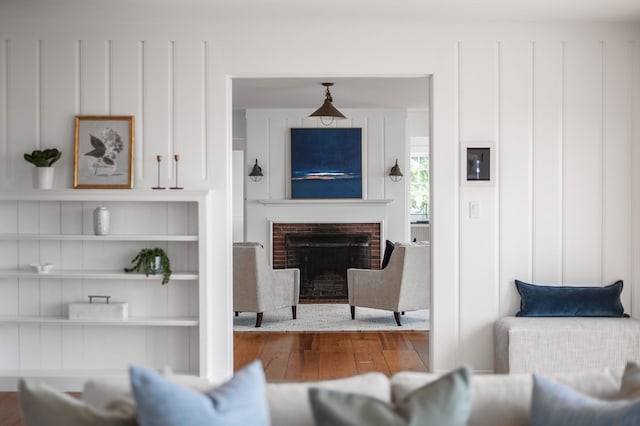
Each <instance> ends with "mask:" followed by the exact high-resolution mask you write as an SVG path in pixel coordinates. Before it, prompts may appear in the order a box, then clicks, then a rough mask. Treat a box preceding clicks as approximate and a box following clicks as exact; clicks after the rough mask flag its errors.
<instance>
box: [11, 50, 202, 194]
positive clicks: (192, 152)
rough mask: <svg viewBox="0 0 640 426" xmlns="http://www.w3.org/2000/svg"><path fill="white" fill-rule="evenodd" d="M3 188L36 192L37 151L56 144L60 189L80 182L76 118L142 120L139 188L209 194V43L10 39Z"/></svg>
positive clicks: (137, 163) (139, 126) (137, 145)
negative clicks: (176, 187) (31, 157)
mask: <svg viewBox="0 0 640 426" xmlns="http://www.w3.org/2000/svg"><path fill="white" fill-rule="evenodd" d="M1 45H2V49H0V63H1V64H4V66H3V67H2V70H1V71H0V78H1V79H2V83H1V84H0V94H1V95H2V100H3V102H2V107H0V108H1V109H0V113H2V118H1V119H0V120H2V121H1V122H0V124H2V134H1V135H0V152H1V153H3V155H2V157H1V158H0V164H2V170H3V172H2V175H3V179H2V182H1V183H0V188H7V189H8V188H11V189H15V188H30V187H31V165H29V164H28V163H27V162H26V161H24V160H23V159H22V155H23V154H24V153H25V152H30V151H31V150H33V149H39V148H42V149H44V148H48V147H57V148H58V149H60V150H62V153H63V155H62V159H61V160H60V161H59V162H58V163H57V164H56V169H57V173H56V178H55V187H57V188H69V187H71V186H72V182H73V155H74V140H73V118H74V116H75V115H134V116H135V153H134V164H135V165H134V187H135V188H139V189H148V188H150V187H152V186H155V184H156V180H157V162H156V155H162V156H163V162H162V170H161V176H162V177H161V178H162V184H163V185H164V186H171V185H172V184H174V183H175V181H174V179H175V175H174V173H175V171H174V170H175V169H174V167H175V165H174V161H173V155H174V154H179V155H180V164H179V168H180V170H183V171H184V172H183V173H182V174H181V176H180V185H181V186H185V187H188V188H202V187H207V186H208V185H209V183H208V182H207V179H208V171H207V168H208V166H209V165H208V151H209V148H208V145H209V144H210V136H209V135H208V133H207V115H208V114H209V112H208V111H209V110H208V103H207V96H206V93H207V91H206V88H207V75H208V74H207V72H208V70H207V55H208V53H207V49H208V46H207V43H206V42H204V41H176V42H174V41H162V40H149V41H146V40H134V39H132V40H113V41H112V40H93V39H89V40H67V41H63V40H57V39H54V40H21V39H19V40H7V39H5V40H2V43H1Z"/></svg>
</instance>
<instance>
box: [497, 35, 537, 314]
mask: <svg viewBox="0 0 640 426" xmlns="http://www.w3.org/2000/svg"><path fill="white" fill-rule="evenodd" d="M532 48H533V47H532V44H531V43H524V42H520V43H516V42H504V43H501V50H500V51H501V54H500V59H501V60H500V77H501V81H500V129H499V131H500V162H499V169H500V180H499V191H500V316H504V315H513V314H514V313H516V312H517V311H518V310H519V306H520V296H519V295H518V292H517V291H516V289H515V285H514V280H516V279H519V280H522V281H527V282H531V274H532V266H531V260H532V215H533V212H532V207H533V205H532V204H533V203H532V199H533V194H532V160H533V159H532V122H531V121H532V117H533V93H532V87H533V59H532V58H533V56H532V55H533V50H532Z"/></svg>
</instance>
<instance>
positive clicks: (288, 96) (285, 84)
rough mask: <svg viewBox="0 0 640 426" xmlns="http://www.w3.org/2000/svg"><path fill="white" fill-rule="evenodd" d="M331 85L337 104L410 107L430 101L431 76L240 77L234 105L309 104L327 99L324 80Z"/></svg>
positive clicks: (313, 105) (235, 85)
mask: <svg viewBox="0 0 640 426" xmlns="http://www.w3.org/2000/svg"><path fill="white" fill-rule="evenodd" d="M324 81H328V82H332V83H334V86H333V87H331V96H332V97H333V105H334V106H335V107H336V108H338V109H343V108H364V109H368V108H374V109H375V108H410V109H424V108H427V107H428V105H429V79H428V78H427V77H400V78H381V77H362V78H344V77H341V78H326V77H325V78H250V79H249V78H239V79H234V80H233V108H234V109H246V108H309V110H310V111H309V112H312V111H313V110H315V109H316V108H318V107H319V106H320V105H322V102H323V101H324V93H325V88H324V86H322V84H321V83H322V82H324Z"/></svg>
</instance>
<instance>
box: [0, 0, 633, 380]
mask: <svg viewBox="0 0 640 426" xmlns="http://www.w3.org/2000/svg"><path fill="white" fill-rule="evenodd" d="M62 3H64V0H63V2H62ZM25 8H26V10H27V11H28V10H29V8H28V7H25ZM34 8H35V6H34ZM33 12H34V13H35V12H36V10H34V11H33ZM77 16H83V15H82V12H81V11H78V12H77ZM166 16H170V14H168V15H166ZM10 17H11V15H8V14H7V13H5V10H3V6H0V178H1V179H0V188H29V187H30V179H31V176H30V174H31V169H30V166H29V165H28V164H26V163H25V162H24V160H22V155H23V153H24V152H27V151H31V150H32V149H34V148H36V147H44V146H49V145H54V146H57V147H59V148H61V149H62V150H63V158H62V160H61V161H60V163H59V165H58V166H57V169H58V171H57V177H56V187H58V188H62V187H70V186H71V173H72V164H73V161H72V152H73V138H72V131H73V126H72V122H73V116H74V115H76V114H132V115H135V116H136V124H137V126H136V151H135V156H136V158H135V164H136V166H135V186H136V187H137V188H148V187H150V186H153V185H154V184H155V179H156V161H155V155H157V154H160V155H163V156H164V157H165V158H169V157H170V156H171V155H173V154H180V155H181V156H182V158H183V159H184V160H182V161H183V167H182V168H181V170H183V171H184V174H183V175H181V182H182V183H183V184H184V186H185V187H187V188H194V187H203V188H210V189H214V190H215V191H214V203H215V204H216V206H219V209H217V210H216V211H215V214H214V219H215V223H214V224H213V225H212V226H213V229H212V232H211V236H212V238H214V235H215V240H216V247H215V251H214V253H213V256H211V258H210V260H209V261H210V263H211V268H210V269H211V270H212V271H215V273H214V274H213V275H212V276H211V278H210V279H211V283H210V284H211V288H212V289H213V290H212V291H213V293H212V295H211V298H210V300H211V303H216V304H218V305H219V309H215V310H213V311H212V315H214V316H215V321H216V324H218V326H217V328H214V329H213V330H212V332H211V339H212V342H209V344H211V345H214V344H216V343H217V341H225V342H226V343H225V344H223V345H222V349H221V350H226V349H225V348H228V347H229V346H228V340H229V335H230V331H231V330H230V327H231V321H230V315H231V308H230V306H231V292H230V288H231V272H230V271H231V241H232V233H231V228H232V216H231V208H230V206H231V198H232V197H231V181H230V179H231V173H230V167H231V166H230V165H231V97H230V87H231V82H230V78H232V77H235V76H240V77H252V76H256V77H264V76H275V77H277V76H287V77H288V76H301V77H308V76H318V75H320V76H322V78H319V81H321V80H322V81H323V79H324V78H325V77H330V76H355V77H357V76H380V75H388V76H401V75H412V76H427V75H432V76H433V79H432V85H433V87H432V89H433V90H432V93H433V104H432V108H431V110H430V111H431V114H432V117H431V118H432V120H431V121H430V122H431V123H432V129H431V132H432V134H431V135H430V142H431V149H432V153H431V154H432V155H431V158H432V161H433V164H432V169H431V171H432V198H431V199H432V206H433V210H432V215H431V218H432V224H431V225H432V228H431V231H432V250H433V262H432V265H433V271H432V274H433V276H432V282H433V294H432V300H433V306H432V310H431V312H432V333H431V336H430V337H431V345H430V347H431V351H432V352H431V356H432V358H431V366H432V368H433V369H435V370H440V371H442V370H447V369H450V368H453V367H455V366H456V365H458V364H469V365H471V366H473V367H474V368H476V369H478V370H485V371H490V370H492V369H493V355H492V345H493V332H492V326H493V321H494V320H495V319H496V318H498V317H499V316H501V315H505V314H512V313H514V312H515V310H516V309H517V305H518V296H517V294H516V293H515V290H514V286H513V280H514V279H516V278H518V279H523V280H531V281H533V282H536V283H548V284H564V285H604V284H608V283H610V282H611V281H613V280H615V279H619V278H620V279H624V281H625V290H624V293H623V302H624V305H625V308H626V310H627V311H628V312H630V313H632V315H633V316H636V317H638V316H640V287H639V286H640V284H638V281H639V280H640V262H638V261H637V260H638V257H639V256H640V214H639V212H640V171H638V169H639V168H638V167H635V164H640V139H639V138H640V30H639V29H638V27H637V25H636V26H635V27H634V26H631V25H623V24H620V25H615V24H597V23H592V24H577V23H572V24H569V23H567V24H564V23H563V24H539V25H537V24H518V25H513V24H497V23H496V24H491V25H488V24H482V23H477V24H473V23H470V24H468V25H464V26H459V25H456V24H439V25H435V24H425V23H424V22H418V21H417V20H416V22H413V21H406V22H405V21H402V22H400V21H397V22H396V21H393V20H387V21H385V22H383V23H382V22H368V21H366V20H364V19H361V20H353V21H349V24H348V25H342V24H341V23H344V22H343V21H340V23H339V22H338V21H336V25H335V26H333V27H332V31H331V32H330V33H329V34H328V35H327V37H329V39H328V41H327V42H326V43H325V45H327V46H331V48H330V49H324V48H318V49H316V48H311V49H310V48H308V46H313V45H314V42H315V40H316V38H317V34H318V33H319V32H321V31H324V30H325V27H324V26H325V25H326V24H325V23H324V22H323V21H321V20H313V19H308V20H306V19H291V20H286V19H282V20H281V21H279V22H278V23H277V25H274V23H273V22H265V21H263V20H261V19H258V18H255V19H254V18H251V17H247V20H233V19H232V20H230V21H228V22H227V21H223V20H222V19H220V18H216V17H215V14H211V19H210V20H209V21H208V22H202V21H200V22H191V21H190V20H189V23H180V22H174V21H173V20H168V19H167V20H166V21H163V22H158V23H151V22H148V21H145V19H144V17H137V18H140V19H136V17H130V19H131V21H123V22H118V23H117V24H114V23H101V22H95V21H94V20H93V19H94V18H93V15H91V14H90V13H88V12H87V13H86V18H87V19H86V21H85V20H80V19H78V20H73V19H71V20H69V21H65V25H60V22H58V21H53V20H52V21H48V20H46V19H44V20H33V21H30V20H29V19H28V13H27V15H26V18H25V19H24V20H11V19H9V18H10ZM185 22H186V21H185ZM381 25H382V26H383V27H384V28H385V31H379V28H380V27H381ZM325 33H326V31H325ZM293 34H295V37H292V35H293ZM354 34H357V36H354ZM361 35H365V36H361ZM345 41H347V42H346V43H345ZM356 57H357V60H354V58H356ZM291 118H292V117H288V116H283V117H280V118H277V117H269V118H268V119H267V118H266V117H265V119H264V120H262V121H255V122H254V123H253V124H252V125H251V126H253V128H254V130H255V132H257V133H256V134H259V135H261V136H260V137H261V138H262V137H264V138H265V139H262V140H257V141H255V143H253V145H251V147H250V146H249V144H250V141H249V139H250V137H251V135H249V134H248V135H247V144H248V145H247V157H246V159H245V163H247V166H248V163H250V162H253V161H254V160H255V158H256V157H257V158H259V159H260V162H261V164H262V165H263V167H264V170H265V179H263V180H262V182H260V183H257V184H253V183H252V184H251V185H249V186H248V187H247V196H248V197H250V198H251V199H267V198H285V197H286V195H287V186H286V185H287V179H286V174H285V170H287V163H286V161H287V155H286V150H285V147H284V145H282V144H281V142H278V143H274V141H282V140H283V139H282V138H283V136H282V133H281V130H279V129H284V128H288V127H291V126H296V125H304V124H303V123H302V122H301V121H296V120H298V119H297V118H294V120H293V121H291ZM358 120H359V121H358ZM358 120H354V121H353V123H349V124H348V125H354V126H363V127H366V128H367V132H369V133H370V134H369V135H368V137H369V138H370V139H371V140H374V138H382V139H384V138H393V135H391V134H390V133H389V131H390V130H391V129H390V128H388V127H385V125H384V124H382V123H381V122H377V121H375V122H372V121H370V120H369V119H368V118H367V117H360V118H359V119H358ZM365 124H366V126H365ZM371 132H373V133H371ZM265 135H266V136H265ZM382 135H384V136H382ZM475 141H490V142H491V143H492V144H493V147H494V154H495V156H496V159H497V162H496V163H495V164H496V170H494V173H495V174H494V177H495V180H494V181H493V183H492V185H484V186H471V185H468V184H466V183H465V184H462V182H461V181H460V170H459V164H460V146H461V144H464V143H469V142H475ZM393 149H394V148H393V146H392V145H389V144H382V145H381V144H379V143H377V145H376V150H372V149H370V147H367V151H366V158H367V161H366V164H367V167H368V168H367V182H366V185H367V188H366V192H367V194H368V196H369V197H371V198H389V199H395V198H396V195H395V191H399V192H403V190H401V189H400V186H392V184H391V183H390V182H389V181H388V179H384V177H383V175H384V173H385V171H386V170H387V169H388V168H389V167H390V166H391V165H392V160H394V159H395V157H396V153H395V152H393V151H391V150H393ZM397 156H398V157H399V158H400V157H401V156H402V153H401V152H398V153H397ZM401 166H402V164H401ZM172 173H173V169H172V164H171V163H170V162H168V161H166V162H164V163H163V169H162V176H163V180H164V183H165V184H167V183H170V182H169V179H171V178H172ZM471 201H477V202H479V203H480V204H481V210H482V215H481V217H480V218H478V219H471V218H469V214H468V212H469V202H471ZM223 206H226V208H224V207H223ZM390 206H393V204H391V205H390ZM273 208H275V207H265V206H264V205H256V206H255V209H256V210H257V211H259V210H262V212H259V214H262V215H263V217H266V215H267V213H266V212H265V211H264V210H265V209H273ZM394 208H395V206H394ZM278 209H281V207H278ZM305 209H306V210H303V211H301V212H300V211H298V212H297V213H296V212H293V213H292V214H298V215H300V214H302V215H311V214H312V213H313V212H312V210H313V209H310V208H305ZM279 211H280V210H279ZM361 213H362V211H360V210H358V212H357V213H355V214H361ZM25 214H28V213H25ZM332 214H334V215H335V216H338V215H341V214H342V213H341V212H335V211H334V212H333V213H332ZM2 219H3V220H4V218H2ZM388 222H389V224H391V223H392V222H393V221H388ZM259 226H260V228H259V229H257V228H255V229H254V230H253V231H252V230H251V229H248V236H249V235H265V234H266V232H267V231H266V228H265V226H264V223H263V224H261V225H259ZM394 226H395V225H394ZM256 229H257V231H256ZM406 229H408V226H407V227H406ZM252 232H253V234H252ZM255 232H258V234H255ZM388 232H389V235H396V231H392V229H391V227H389V228H388ZM399 232H406V231H399ZM12 252H15V248H11V247H9V248H6V247H4V246H3V248H2V251H1V253H0V254H2V256H0V258H2V257H3V256H5V255H8V256H15V254H11V253H12ZM214 283H215V284H214ZM25 303H27V304H26V305H25V306H24V308H25V309H32V308H33V306H28V302H26V301H25ZM0 307H1V308H2V309H11V307H10V306H5V305H2V301H0ZM47 309H48V308H47ZM69 331H70V330H69ZM64 338H65V339H68V341H69V342H70V344H71V346H70V347H71V348H72V347H73V342H74V341H76V340H77V339H76V338H75V337H73V336H64ZM214 340H215V341H216V342H214ZM0 343H3V342H0ZM1 348H3V345H2V344H0V351H3V350H4V349H1ZM229 351H230V349H229ZM76 356H77V355H76V354H75V352H74V351H73V350H71V351H70V352H69V353H64V354H63V355H62V357H63V358H64V359H65V361H68V362H73V360H74V357H76ZM52 359H56V358H55V357H53V358H52ZM52 362H57V361H52ZM0 368H1V366H0ZM221 369H222V370H225V369H226V370H228V369H229V367H228V365H227V366H223V367H221ZM223 373H224V372H223ZM226 373H230V372H229V371H226Z"/></svg>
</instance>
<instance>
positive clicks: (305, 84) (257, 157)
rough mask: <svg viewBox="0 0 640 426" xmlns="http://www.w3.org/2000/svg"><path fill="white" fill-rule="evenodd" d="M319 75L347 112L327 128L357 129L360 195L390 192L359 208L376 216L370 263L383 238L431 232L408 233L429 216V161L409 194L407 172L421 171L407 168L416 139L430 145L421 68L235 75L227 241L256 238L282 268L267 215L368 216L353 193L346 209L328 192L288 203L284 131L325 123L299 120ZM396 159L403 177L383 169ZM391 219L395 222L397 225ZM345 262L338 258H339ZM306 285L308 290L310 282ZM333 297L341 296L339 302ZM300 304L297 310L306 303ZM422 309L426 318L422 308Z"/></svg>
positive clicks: (317, 91)
mask: <svg viewBox="0 0 640 426" xmlns="http://www.w3.org/2000/svg"><path fill="white" fill-rule="evenodd" d="M323 81H332V82H334V86H332V90H331V91H332V95H333V100H334V105H335V106H336V107H337V108H338V109H339V110H340V111H341V112H343V113H344V114H345V115H346V116H347V120H342V121H336V122H335V123H332V124H331V126H333V127H361V128H363V158H362V162H363V201H367V202H369V201H372V200H376V199H377V200H387V201H389V199H391V202H390V204H389V205H387V204H384V205H380V206H378V205H376V206H374V205H372V206H371V208H369V209H367V210H369V211H370V212H374V213H371V215H372V216H370V217H374V218H375V221H376V222H378V221H380V222H381V223H382V225H381V228H382V230H381V231H380V235H379V238H380V243H379V247H378V249H377V251H373V252H372V256H371V258H372V259H373V262H372V265H371V268H372V269H379V268H380V267H381V266H382V265H381V264H382V260H383V257H384V251H385V240H390V241H393V242H411V241H413V240H415V241H422V242H427V243H428V241H429V234H424V233H423V234H420V235H417V234H416V233H415V230H416V229H418V226H415V225H421V226H424V225H428V224H429V221H428V211H429V205H428V193H429V183H428V169H427V173H426V176H427V180H426V186H425V182H423V186H422V188H421V189H420V195H419V196H416V195H415V194H417V193H418V192H417V191H418V190H417V189H415V188H416V186H415V184H414V175H420V172H415V171H414V167H412V163H413V162H415V159H414V156H415V155H414V154H415V145H416V143H415V142H416V141H419V145H420V146H421V149H423V150H425V149H426V152H427V153H428V151H429V136H430V134H431V132H430V128H431V123H430V121H429V117H430V105H431V94H430V86H431V81H430V77H429V76H422V77H342V78H328V79H327V78H306V77H304V78H302V77H295V78H290V77H274V78H257V77H256V78H253V77H243V78H233V79H232V93H233V101H232V109H233V166H232V170H233V173H232V175H233V220H234V226H233V229H234V242H258V243H260V244H261V245H263V246H264V249H265V251H266V258H267V260H268V262H269V265H270V266H271V267H275V268H279V267H283V266H284V267H286V262H282V265H280V264H279V262H278V260H277V258H276V257H275V256H278V255H277V254H276V253H275V249H274V245H275V243H274V238H275V237H274V236H273V232H272V229H273V223H277V222H279V221H281V220H285V219H291V218H293V219H291V222H301V221H302V220H303V219H305V220H306V219H309V218H311V219H314V220H315V221H316V222H319V223H326V222H329V223H331V222H333V221H334V218H335V216H336V215H338V216H339V215H342V214H343V213H344V212H345V211H347V212H350V211H353V214H352V215H351V217H343V219H347V221H348V222H353V221H354V220H356V219H358V220H359V221H361V222H367V220H366V219H370V217H364V218H363V216H366V214H365V213H363V210H364V209H361V208H359V207H354V206H356V205H357V204H356V202H355V201H351V202H353V205H352V206H348V207H345V205H346V204H348V202H345V203H343V204H340V203H335V202H333V203H332V202H331V201H326V200H313V201H308V202H306V203H305V201H298V200H295V201H296V202H291V199H290V198H291V175H290V167H291V163H290V155H291V153H290V147H289V145H288V144H289V143H290V139H289V133H288V131H289V129H291V128H299V127H322V126H324V124H322V123H318V122H314V121H311V120H308V119H307V116H308V115H309V114H310V113H311V112H312V111H313V110H314V109H315V107H316V106H317V105H316V104H317V103H318V102H319V101H318V100H319V98H320V95H322V93H321V92H322V90H323V89H322V86H321V83H322V82H323ZM398 123H401V124H398ZM396 160H397V161H398V162H399V164H400V166H401V167H402V169H403V172H404V180H402V181H400V182H394V181H392V180H391V179H390V177H389V171H390V170H389V169H390V168H391V166H393V165H394V163H395V161H396ZM428 160H429V159H428V155H427V161H428ZM256 162H257V164H259V165H260V166H261V168H262V172H263V174H264V176H263V177H262V179H261V180H260V181H259V182H254V181H252V180H250V179H249V177H248V174H249V172H250V171H251V169H252V167H253V166H254V165H255V164H256ZM422 176H423V177H424V173H423V174H422ZM425 189H426V193H425ZM412 191H413V195H412ZM425 195H426V200H427V202H426V204H424V203H422V204H420V205H419V206H418V207H419V209H421V212H423V213H424V215H423V216H421V217H420V219H421V220H417V219H416V217H415V215H416V210H417V209H416V208H415V207H416V206H417V204H416V203H414V201H413V200H414V199H416V198H417V199H421V200H423V201H424V199H425V197H424V196H425ZM420 197H422V198H420ZM398 200H400V201H398ZM325 204H333V205H334V208H333V212H329V213H325V212H324V211H320V210H321V209H323V208H324V205H325ZM336 206H337V207H336ZM390 206H391V207H390ZM376 209H377V210H376ZM394 209H395V210H394ZM329 210H330V209H329ZM398 210H399V211H401V213H398ZM336 211H337V212H338V213H336ZM388 211H392V213H391V214H389V213H387V212H388ZM381 212H382V213H381ZM346 216H349V215H346ZM389 216H391V218H390V217H389ZM398 222H402V224H401V225H398ZM425 235H426V237H425ZM298 260H299V259H298ZM343 263H345V265H346V262H343ZM345 268H348V266H346V267H345ZM345 275H346V274H345ZM427 279H429V277H427ZM301 284H302V283H301ZM310 291H311V292H313V291H314V290H313V288H312V289H311V290H310ZM336 291H337V290H336ZM343 296H344V295H341V296H339V297H336V299H340V298H343ZM329 299H332V298H329ZM332 301H338V302H342V303H344V301H341V300H332ZM348 310H349V308H348V306H346V307H345V312H344V315H345V316H348ZM298 312H299V313H300V314H299V316H302V315H303V312H304V311H303V310H299V311H298ZM380 314H383V315H388V317H389V318H390V320H391V321H392V324H393V326H395V322H394V321H393V313H392V312H386V311H381V312H380ZM269 317H270V314H269V313H268V312H265V314H264V320H263V323H262V324H263V325H262V327H264V328H263V331H266V325H267V324H269ZM426 317H427V318H428V317H429V315H428V313H427V314H426ZM289 320H291V319H290V318H289ZM396 327H397V326H396ZM391 330H393V331H404V330H406V329H405V328H399V327H398V328H397V330H395V329H393V328H391ZM257 331H259V330H257ZM308 331H317V330H313V329H310V330H308ZM361 331H362V330H361Z"/></svg>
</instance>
